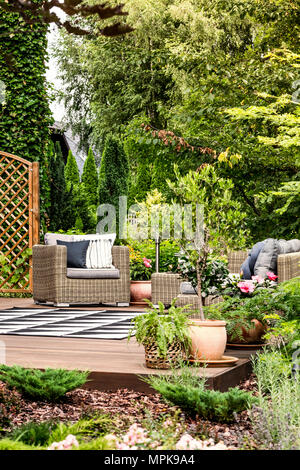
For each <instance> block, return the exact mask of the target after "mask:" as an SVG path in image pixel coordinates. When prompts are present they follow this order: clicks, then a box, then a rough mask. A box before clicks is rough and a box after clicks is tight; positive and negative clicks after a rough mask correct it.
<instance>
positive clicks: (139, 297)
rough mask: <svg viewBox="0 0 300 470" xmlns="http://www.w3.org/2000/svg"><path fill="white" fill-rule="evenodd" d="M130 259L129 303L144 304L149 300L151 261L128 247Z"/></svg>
mask: <svg viewBox="0 0 300 470" xmlns="http://www.w3.org/2000/svg"><path fill="white" fill-rule="evenodd" d="M129 259H130V302H131V303H132V304H140V305H143V304H146V302H145V300H151V274H152V272H153V270H152V264H151V259H148V258H146V257H143V256H142V254H141V253H140V252H139V251H137V250H134V249H133V248H132V247H131V246H129Z"/></svg>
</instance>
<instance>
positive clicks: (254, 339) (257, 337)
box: [228, 319, 266, 344]
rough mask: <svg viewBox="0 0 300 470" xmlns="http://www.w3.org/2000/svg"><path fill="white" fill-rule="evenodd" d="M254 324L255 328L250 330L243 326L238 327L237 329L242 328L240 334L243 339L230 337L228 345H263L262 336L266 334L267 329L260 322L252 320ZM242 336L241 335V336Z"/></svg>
mask: <svg viewBox="0 0 300 470" xmlns="http://www.w3.org/2000/svg"><path fill="white" fill-rule="evenodd" d="M251 322H252V323H253V328H251V329H250V330H246V329H245V328H244V327H243V326H240V327H239V326H238V325H237V328H240V330H241V331H240V334H241V337H239V338H237V337H234V339H232V338H231V337H228V343H230V344H240V343H241V344H256V343H261V342H262V339H261V338H262V336H263V335H264V334H265V332H266V327H265V326H264V325H263V324H262V323H261V322H260V321H258V320H255V319H254V320H251ZM239 336H240V335H239Z"/></svg>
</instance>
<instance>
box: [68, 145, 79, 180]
mask: <svg viewBox="0 0 300 470" xmlns="http://www.w3.org/2000/svg"><path fill="white" fill-rule="evenodd" d="M65 181H66V185H67V188H68V189H70V188H71V186H72V185H73V186H74V185H76V184H79V182H80V176H79V170H78V166H77V163H76V159H75V157H74V155H73V154H72V152H71V150H69V153H68V159H67V164H66V166H65Z"/></svg>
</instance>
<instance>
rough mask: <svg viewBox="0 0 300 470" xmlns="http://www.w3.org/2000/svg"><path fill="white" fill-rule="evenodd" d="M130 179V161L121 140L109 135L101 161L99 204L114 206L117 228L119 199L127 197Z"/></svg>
mask: <svg viewBox="0 0 300 470" xmlns="http://www.w3.org/2000/svg"><path fill="white" fill-rule="evenodd" d="M128 179H129V165H128V159H127V156H126V154H125V152H124V149H123V145H122V144H121V142H120V140H119V139H118V138H117V137H115V136H113V135H112V134H109V135H108V136H107V138H106V140H105V146H104V150H103V154H102V159H101V167H100V173H99V203H100V204H113V205H114V206H115V209H116V216H117V227H118V214H119V210H118V209H119V197H120V196H127V193H128Z"/></svg>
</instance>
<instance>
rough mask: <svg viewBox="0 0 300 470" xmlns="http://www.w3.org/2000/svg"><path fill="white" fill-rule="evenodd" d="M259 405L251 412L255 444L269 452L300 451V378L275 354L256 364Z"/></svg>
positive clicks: (274, 352)
mask: <svg viewBox="0 0 300 470" xmlns="http://www.w3.org/2000/svg"><path fill="white" fill-rule="evenodd" d="M254 373H255V375H256V377H257V388H258V402H257V405H256V407H255V408H254V409H253V410H252V412H251V419H252V421H253V429H254V435H255V442H256V445H257V446H258V447H259V448H263V449H269V450H299V448H300V402H299V397H300V374H299V371H296V372H295V374H292V368H291V363H290V362H288V361H286V359H285V358H284V357H283V356H282V355H281V354H280V353H279V352H278V351H276V350H273V351H268V352H265V353H263V354H260V355H259V356H258V358H257V359H256V360H255V361H254Z"/></svg>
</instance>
